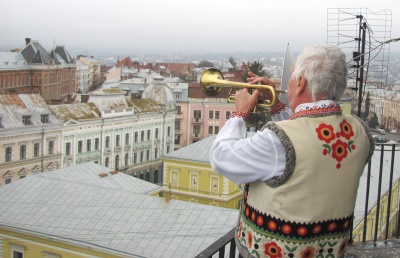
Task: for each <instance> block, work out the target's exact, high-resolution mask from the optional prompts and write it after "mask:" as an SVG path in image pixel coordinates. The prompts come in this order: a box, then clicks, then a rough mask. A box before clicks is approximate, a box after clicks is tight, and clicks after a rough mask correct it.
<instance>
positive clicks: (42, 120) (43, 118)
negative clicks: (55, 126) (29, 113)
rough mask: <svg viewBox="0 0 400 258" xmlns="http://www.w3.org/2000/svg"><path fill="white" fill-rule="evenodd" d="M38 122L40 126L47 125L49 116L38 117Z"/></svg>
mask: <svg viewBox="0 0 400 258" xmlns="http://www.w3.org/2000/svg"><path fill="white" fill-rule="evenodd" d="M40 121H41V122H42V124H47V123H49V115H47V114H46V115H41V116H40Z"/></svg>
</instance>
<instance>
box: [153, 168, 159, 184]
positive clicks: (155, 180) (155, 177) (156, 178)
mask: <svg viewBox="0 0 400 258" xmlns="http://www.w3.org/2000/svg"><path fill="white" fill-rule="evenodd" d="M154 183H155V184H157V183H158V169H156V170H154Z"/></svg>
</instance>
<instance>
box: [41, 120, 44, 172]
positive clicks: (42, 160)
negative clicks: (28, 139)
mask: <svg viewBox="0 0 400 258" xmlns="http://www.w3.org/2000/svg"><path fill="white" fill-rule="evenodd" d="M41 152H42V155H41V156H42V159H41V169H42V173H43V165H44V127H43V126H42V149H41Z"/></svg>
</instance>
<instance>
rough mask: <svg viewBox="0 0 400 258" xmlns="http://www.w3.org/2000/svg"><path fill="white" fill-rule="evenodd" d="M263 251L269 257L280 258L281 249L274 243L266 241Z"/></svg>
mask: <svg viewBox="0 0 400 258" xmlns="http://www.w3.org/2000/svg"><path fill="white" fill-rule="evenodd" d="M264 248H265V250H264V253H265V254H266V255H268V256H269V257H270V258H282V249H281V248H280V247H279V246H278V245H277V244H276V243H275V242H272V243H266V244H265V246H264Z"/></svg>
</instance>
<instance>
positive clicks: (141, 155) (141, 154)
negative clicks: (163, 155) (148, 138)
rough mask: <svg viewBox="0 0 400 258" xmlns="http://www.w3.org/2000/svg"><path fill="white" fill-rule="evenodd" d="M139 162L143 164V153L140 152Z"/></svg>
mask: <svg viewBox="0 0 400 258" xmlns="http://www.w3.org/2000/svg"><path fill="white" fill-rule="evenodd" d="M140 162H143V151H141V152H140Z"/></svg>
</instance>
